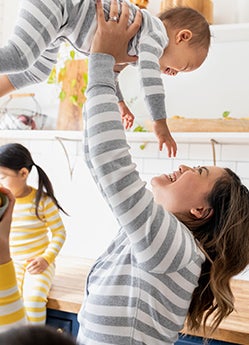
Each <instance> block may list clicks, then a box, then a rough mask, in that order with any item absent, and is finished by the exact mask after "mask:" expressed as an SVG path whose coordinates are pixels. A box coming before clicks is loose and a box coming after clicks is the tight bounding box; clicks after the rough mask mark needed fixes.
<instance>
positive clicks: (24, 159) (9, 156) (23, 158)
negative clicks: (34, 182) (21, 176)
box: [0, 143, 67, 218]
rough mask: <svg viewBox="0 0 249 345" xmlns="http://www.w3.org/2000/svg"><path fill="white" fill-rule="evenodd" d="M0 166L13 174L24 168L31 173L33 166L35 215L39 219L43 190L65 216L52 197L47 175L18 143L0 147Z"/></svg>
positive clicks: (51, 187) (52, 190) (52, 193)
mask: <svg viewBox="0 0 249 345" xmlns="http://www.w3.org/2000/svg"><path fill="white" fill-rule="evenodd" d="M0 166H1V167H4V168H8V169H11V170H13V171H15V172H18V171H20V170H21V169H22V168H26V169H27V170H28V171H29V172H31V170H32V167H33V166H35V167H36V169H37V173H38V189H37V193H36V198H35V214H36V215H37V217H38V218H40V217H39V213H38V206H39V202H40V200H41V197H42V195H43V193H44V190H45V192H46V194H47V195H48V196H49V197H50V198H51V199H52V200H53V202H54V203H55V205H56V206H57V207H58V208H59V209H60V210H61V211H62V212H64V213H65V214H67V213H66V212H65V211H64V210H63V208H62V207H61V206H60V204H59V202H58V201H57V199H56V197H55V195H54V189H53V186H52V183H51V182H50V180H49V178H48V176H47V174H46V173H45V171H44V170H43V169H42V168H41V167H39V166H38V165H37V164H35V163H34V161H33V159H32V156H31V153H30V152H29V150H28V149H27V148H26V147H25V146H23V145H21V144H19V143H10V144H6V145H2V146H0Z"/></svg>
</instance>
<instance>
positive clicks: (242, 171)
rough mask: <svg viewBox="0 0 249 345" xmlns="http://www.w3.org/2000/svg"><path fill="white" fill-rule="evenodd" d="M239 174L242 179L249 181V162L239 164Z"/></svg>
mask: <svg viewBox="0 0 249 345" xmlns="http://www.w3.org/2000/svg"><path fill="white" fill-rule="evenodd" d="M237 174H238V175H239V176H241V177H242V178H247V179H249V162H248V163H247V162H238V164H237Z"/></svg>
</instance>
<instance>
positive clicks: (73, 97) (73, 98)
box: [70, 95, 78, 106]
mask: <svg viewBox="0 0 249 345" xmlns="http://www.w3.org/2000/svg"><path fill="white" fill-rule="evenodd" d="M70 101H71V102H72V103H73V105H76V106H77V105H78V96H77V95H73V96H70Z"/></svg>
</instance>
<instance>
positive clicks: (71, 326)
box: [46, 309, 79, 337]
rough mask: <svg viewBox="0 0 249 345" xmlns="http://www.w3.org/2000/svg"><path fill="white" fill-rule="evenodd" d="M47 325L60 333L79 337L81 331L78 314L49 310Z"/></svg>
mask: <svg viewBox="0 0 249 345" xmlns="http://www.w3.org/2000/svg"><path fill="white" fill-rule="evenodd" d="M46 324H47V325H50V326H52V327H54V328H56V329H57V330H58V331H61V332H66V333H69V334H71V335H73V336H74V337H77V334H78V329H79V323H78V320H77V314H74V313H67V312H64V311H60V310H54V309H47V319H46Z"/></svg>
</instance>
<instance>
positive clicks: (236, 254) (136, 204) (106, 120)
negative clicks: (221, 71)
mask: <svg viewBox="0 0 249 345" xmlns="http://www.w3.org/2000/svg"><path fill="white" fill-rule="evenodd" d="M127 13H128V9H127V6H126V5H125V4H123V7H122V13H121V15H120V17H119V21H118V22H113V21H108V22H106V21H105V19H104V15H103V10H102V5H101V2H100V1H98V2H97V15H98V30H97V33H96V35H95V39H94V42H93V45H92V52H91V56H90V59H89V84H88V90H87V103H86V108H85V155H86V161H87V164H88V166H89V169H90V170H91V172H92V175H93V177H94V179H95V181H96V184H97V185H98V186H99V188H100V191H101V193H102V194H103V196H104V198H105V199H106V201H107V202H108V204H109V206H110V208H111V210H112V212H113V215H114V216H115V217H116V218H117V220H118V222H119V224H120V231H119V232H118V234H117V236H116V238H115V239H114V240H113V242H112V243H111V245H110V246H109V248H108V249H107V251H106V252H105V253H104V254H103V255H102V256H101V257H100V258H99V259H98V260H97V261H96V263H95V265H94V267H93V268H92V270H91V272H90V274H89V276H88V280H87V285H86V294H85V300H84V304H83V306H82V308H81V311H80V313H79V316H78V319H79V322H80V330H79V334H78V341H79V343H80V344H84V345H89V344H119V345H120V344H136V345H138V344H143V345H144V344H147V345H149V344H159V345H165V344H173V343H174V342H175V341H176V340H177V336H178V332H179V331H180V330H181V329H182V327H183V325H184V322H185V319H186V318H187V319H186V320H187V324H188V326H189V327H190V328H195V329H197V328H198V327H199V326H200V324H201V322H204V324H205V323H206V320H207V318H208V317H209V316H212V321H211V323H212V329H213V330H214V329H215V328H216V327H217V326H218V325H219V323H220V322H221V320H222V319H223V318H224V317H226V316H227V315H228V314H230V313H231V311H232V310H233V295H232V292H231V289H230V279H231V278H232V277H233V276H234V275H235V274H237V273H239V272H240V271H241V270H243V269H244V268H245V267H246V265H247V264H248V263H249V252H248V247H249V194H248V190H247V188H246V187H245V186H243V185H242V184H241V182H240V180H239V178H238V177H237V176H236V175H235V174H234V173H233V172H232V171H231V170H229V169H223V168H219V167H213V166H210V167H196V168H190V167H187V166H184V165H181V166H180V167H179V170H178V171H175V172H173V173H171V174H163V175H161V176H157V177H154V178H153V179H152V193H151V192H150V191H149V190H148V189H147V188H146V186H145V183H144V182H143V181H142V180H141V179H140V177H139V174H138V172H137V171H136V166H135V164H133V163H132V160H131V156H130V154H129V146H128V145H127V142H126V138H125V134H124V130H123V126H122V123H121V120H120V117H119V112H118V105H117V98H116V96H115V80H114V73H113V68H114V64H115V62H116V63H118V62H119V61H129V57H128V56H127V54H126V51H127V42H128V40H129V39H130V37H131V35H132V34H134V30H135V29H136V27H138V26H139V21H140V18H139V17H137V19H136V21H135V24H134V25H133V26H132V27H129V28H127ZM117 14H118V12H117V3H116V1H115V0H113V3H112V8H111V13H110V16H111V17H113V16H117Z"/></svg>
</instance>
